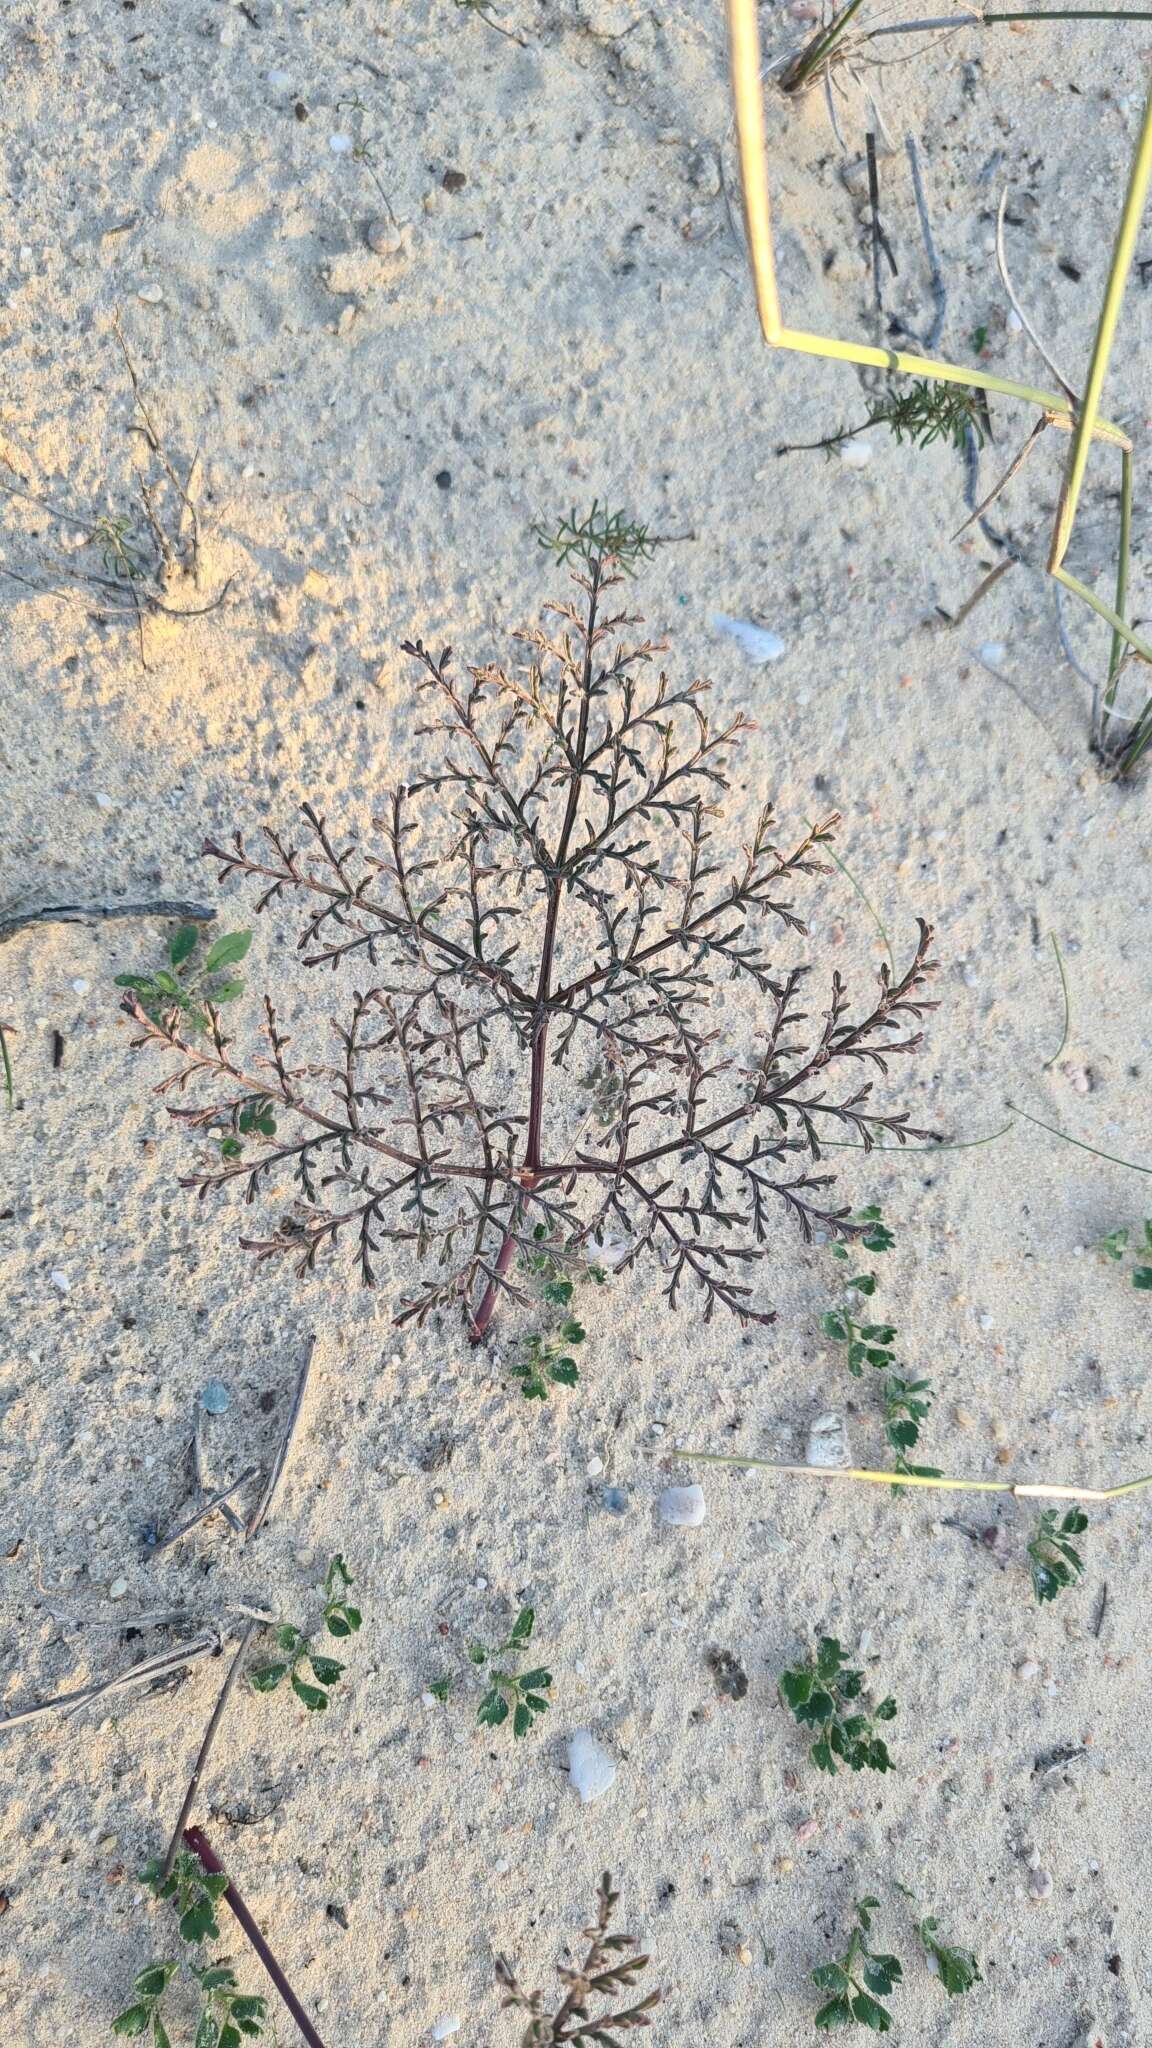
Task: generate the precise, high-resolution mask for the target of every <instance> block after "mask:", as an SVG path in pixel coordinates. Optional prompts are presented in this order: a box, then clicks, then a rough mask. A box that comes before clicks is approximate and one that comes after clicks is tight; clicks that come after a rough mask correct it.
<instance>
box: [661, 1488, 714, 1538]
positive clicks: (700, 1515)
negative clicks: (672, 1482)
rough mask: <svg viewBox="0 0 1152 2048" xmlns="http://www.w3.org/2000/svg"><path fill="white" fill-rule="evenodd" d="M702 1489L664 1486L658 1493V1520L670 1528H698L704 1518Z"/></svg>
mask: <svg viewBox="0 0 1152 2048" xmlns="http://www.w3.org/2000/svg"><path fill="white" fill-rule="evenodd" d="M704 1514H705V1507H704V1489H703V1487H700V1486H666V1487H665V1488H664V1491H663V1493H662V1494H661V1495H660V1520H661V1521H662V1522H666V1523H667V1524H668V1526H669V1528H672V1529H698V1528H699V1527H700V1524H701V1522H702V1521H703V1520H704Z"/></svg>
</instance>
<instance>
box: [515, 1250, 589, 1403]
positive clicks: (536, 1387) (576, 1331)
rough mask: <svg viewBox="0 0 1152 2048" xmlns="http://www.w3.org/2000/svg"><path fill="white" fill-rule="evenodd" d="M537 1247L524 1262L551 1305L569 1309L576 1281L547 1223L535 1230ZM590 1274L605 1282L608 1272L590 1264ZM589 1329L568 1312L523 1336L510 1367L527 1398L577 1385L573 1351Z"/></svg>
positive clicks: (542, 1396) (543, 1396)
mask: <svg viewBox="0 0 1152 2048" xmlns="http://www.w3.org/2000/svg"><path fill="white" fill-rule="evenodd" d="M532 1240H533V1249H531V1250H528V1251H526V1252H525V1253H524V1254H523V1255H522V1263H523V1264H524V1265H525V1266H526V1267H527V1268H528V1271H529V1272H530V1273H531V1274H533V1275H534V1277H535V1278H536V1280H537V1281H538V1283H539V1287H540V1293H541V1296H542V1297H543V1299H544V1301H546V1302H547V1303H548V1305H549V1307H550V1308H555V1309H567V1307H568V1305H569V1303H570V1302H571V1300H572V1295H573V1293H574V1291H575V1286H576V1283H575V1281H574V1280H573V1279H572V1277H571V1275H570V1274H569V1273H566V1272H565V1270H564V1268H563V1267H562V1266H561V1265H559V1264H558V1262H557V1260H556V1258H555V1255H554V1253H553V1252H552V1250H551V1249H550V1246H549V1241H548V1228H547V1225H546V1224H543V1223H538V1224H537V1225H536V1226H535V1229H534V1230H533V1232H532ZM588 1277H589V1279H591V1280H594V1281H595V1282H596V1283H597V1285H603V1283H604V1281H605V1280H606V1279H607V1277H608V1276H607V1274H606V1273H605V1272H604V1269H603V1267H601V1266H590V1267H589V1268H588ZM587 1334H588V1333H587V1331H586V1330H585V1329H584V1327H583V1325H582V1324H581V1323H580V1322H579V1321H578V1320H577V1318H576V1317H575V1316H570V1315H565V1316H563V1317H562V1318H561V1319H560V1321H559V1322H558V1323H557V1324H556V1325H555V1327H554V1328H553V1329H551V1330H533V1331H531V1332H530V1333H529V1335H528V1336H527V1337H522V1338H521V1339H520V1347H519V1355H518V1356H517V1357H516V1358H515V1359H514V1360H513V1362H512V1364H511V1366H510V1367H509V1370H510V1372H511V1373H512V1376H513V1378H514V1379H518V1380H519V1381H520V1391H521V1393H522V1394H523V1396H524V1399H525V1400H526V1401H546V1400H547V1399H548V1390H549V1387H550V1386H556V1387H574V1386H576V1385H577V1383H578V1381H579V1378H580V1372H579V1368H578V1366H577V1364H576V1360H575V1359H574V1358H573V1357H572V1356H571V1352H572V1351H573V1349H574V1348H575V1346H576V1345H578V1344H583V1342H584V1340H585V1338H586V1337H587Z"/></svg>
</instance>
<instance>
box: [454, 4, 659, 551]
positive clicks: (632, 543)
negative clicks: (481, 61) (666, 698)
mask: <svg viewBox="0 0 1152 2048" xmlns="http://www.w3.org/2000/svg"><path fill="white" fill-rule="evenodd" d="M464 4H465V5H468V4H470V0H464ZM532 531H533V533H534V534H535V535H536V538H537V540H538V541H539V543H540V546H541V547H542V548H547V550H548V553H549V554H550V555H555V557H556V560H557V561H558V562H580V563H584V564H588V563H590V562H593V561H597V560H599V559H600V558H601V557H603V556H605V555H610V556H611V557H612V561H613V564H614V566H615V567H617V568H619V569H622V570H623V571H624V574H625V575H626V576H633V575H635V573H636V564H637V562H650V561H651V560H652V558H653V556H654V555H655V553H656V550H657V548H658V547H659V546H660V545H661V540H660V536H659V534H654V533H653V532H652V531H651V529H650V528H649V527H647V526H643V525H641V524H640V522H639V520H636V519H629V517H628V514H627V513H626V512H623V511H621V512H610V511H609V510H608V507H607V505H606V504H605V505H601V503H600V501H599V499H597V498H593V500H592V510H591V511H590V512H589V513H588V515H587V517H586V518H584V519H578V518H577V516H576V512H575V509H573V510H572V511H571V512H570V513H569V514H568V517H567V518H566V519H561V520H558V521H557V523H556V524H555V525H554V526H544V525H542V524H537V525H535V526H533V528H532Z"/></svg>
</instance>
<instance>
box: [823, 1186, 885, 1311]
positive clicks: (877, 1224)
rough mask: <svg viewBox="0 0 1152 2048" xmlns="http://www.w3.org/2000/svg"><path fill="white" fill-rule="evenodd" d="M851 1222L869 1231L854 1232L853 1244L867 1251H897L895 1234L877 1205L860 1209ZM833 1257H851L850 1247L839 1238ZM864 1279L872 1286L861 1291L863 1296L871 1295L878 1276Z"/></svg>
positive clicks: (851, 1283)
mask: <svg viewBox="0 0 1152 2048" xmlns="http://www.w3.org/2000/svg"><path fill="white" fill-rule="evenodd" d="M849 1221H850V1222H851V1223H855V1224H860V1223H863V1224H866V1225H867V1229H866V1230H864V1231H863V1233H861V1232H859V1231H854V1232H853V1238H852V1241H853V1243H856V1242H859V1243H860V1244H862V1245H863V1247H864V1249H865V1251H867V1252H890V1251H893V1250H894V1249H895V1245H896V1237H895V1233H894V1232H893V1231H891V1230H890V1229H889V1228H888V1225H887V1224H886V1223H885V1221H884V1211H883V1210H882V1209H881V1208H880V1207H879V1205H878V1204H877V1203H875V1202H873V1203H872V1204H871V1205H870V1206H869V1207H868V1208H867V1209H858V1210H857V1212H856V1214H855V1215H854V1216H852V1217H850V1218H849ZM832 1257H833V1258H834V1259H847V1258H850V1257H851V1253H850V1252H849V1250H848V1246H847V1245H846V1244H842V1243H841V1241H840V1239H839V1238H837V1239H836V1241H835V1243H834V1244H833V1246H832ZM864 1277H865V1278H866V1279H869V1280H871V1282H872V1286H871V1287H866V1288H861V1290H860V1291H861V1293H863V1294H871V1293H872V1292H873V1291H874V1289H875V1285H876V1275H875V1273H869V1274H866V1275H865V1276H864ZM846 1284H847V1285H848V1286H849V1287H859V1286H860V1282H859V1280H849V1281H848V1282H847V1283H846Z"/></svg>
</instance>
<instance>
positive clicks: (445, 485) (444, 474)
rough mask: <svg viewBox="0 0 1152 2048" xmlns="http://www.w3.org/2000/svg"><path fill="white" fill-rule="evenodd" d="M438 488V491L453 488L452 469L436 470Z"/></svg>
mask: <svg viewBox="0 0 1152 2048" xmlns="http://www.w3.org/2000/svg"><path fill="white" fill-rule="evenodd" d="M436 489H437V490H438V491H450V490H451V489H452V471H451V470H450V469H438V470H437V471H436Z"/></svg>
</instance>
